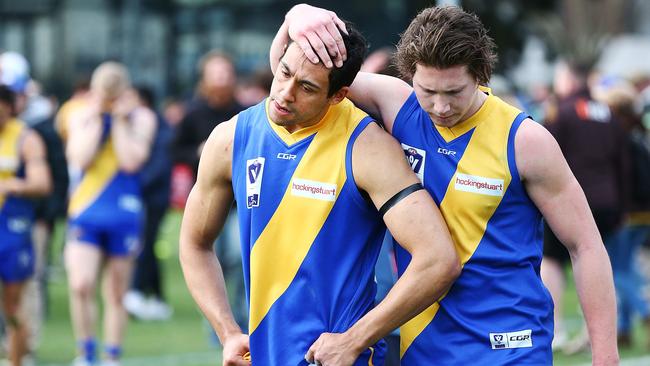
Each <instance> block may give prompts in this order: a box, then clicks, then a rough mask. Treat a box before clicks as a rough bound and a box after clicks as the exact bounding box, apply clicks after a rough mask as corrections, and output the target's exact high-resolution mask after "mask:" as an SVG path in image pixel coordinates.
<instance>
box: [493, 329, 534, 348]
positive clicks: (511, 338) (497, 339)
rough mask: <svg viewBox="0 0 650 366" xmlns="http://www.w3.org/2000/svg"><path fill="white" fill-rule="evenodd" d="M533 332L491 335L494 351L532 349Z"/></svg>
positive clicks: (522, 331) (524, 331)
mask: <svg viewBox="0 0 650 366" xmlns="http://www.w3.org/2000/svg"><path fill="white" fill-rule="evenodd" d="M531 334H532V330H530V329H526V330H520V331H518V332H509V333H490V343H491V344H492V349H507V348H530V347H532V346H533V338H532V335H531Z"/></svg>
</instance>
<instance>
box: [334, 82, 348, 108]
mask: <svg viewBox="0 0 650 366" xmlns="http://www.w3.org/2000/svg"><path fill="white" fill-rule="evenodd" d="M349 92H350V88H349V87H347V86H344V87H342V88H341V89H339V90H338V91H337V92H336V93H334V95H332V96H331V97H330V105H335V104H339V103H340V102H341V101H342V100H343V99H344V98H345V97H347V96H348V93H349Z"/></svg>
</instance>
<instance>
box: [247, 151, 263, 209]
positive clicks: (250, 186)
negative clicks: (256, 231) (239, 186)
mask: <svg viewBox="0 0 650 366" xmlns="http://www.w3.org/2000/svg"><path fill="white" fill-rule="evenodd" d="M263 174H264V158H263V157H258V158H255V159H248V160H246V207H247V208H253V207H259V205H260V192H261V190H262V175H263Z"/></svg>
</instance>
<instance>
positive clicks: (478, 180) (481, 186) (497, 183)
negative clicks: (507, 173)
mask: <svg viewBox="0 0 650 366" xmlns="http://www.w3.org/2000/svg"><path fill="white" fill-rule="evenodd" d="M454 188H456V190H457V191H463V192H471V193H478V194H484V195H487V196H497V197H498V196H503V179H495V178H485V177H480V176H478V175H469V174H456V180H455V181H454Z"/></svg>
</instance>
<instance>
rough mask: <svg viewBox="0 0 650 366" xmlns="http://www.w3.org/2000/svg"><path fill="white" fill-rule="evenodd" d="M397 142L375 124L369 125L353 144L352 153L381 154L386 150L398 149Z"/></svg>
mask: <svg viewBox="0 0 650 366" xmlns="http://www.w3.org/2000/svg"><path fill="white" fill-rule="evenodd" d="M398 146H399V144H398V143H397V140H395V138H393V137H392V136H391V135H390V134H388V132H386V131H384V130H383V129H382V128H381V127H379V125H378V124H377V123H376V122H372V123H369V124H368V126H367V127H366V128H364V129H363V131H361V133H360V134H359V137H358V138H357V139H356V141H355V142H354V150H353V151H354V153H355V154H356V153H359V154H372V155H375V154H382V153H383V152H384V150H385V149H386V148H394V147H398Z"/></svg>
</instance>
